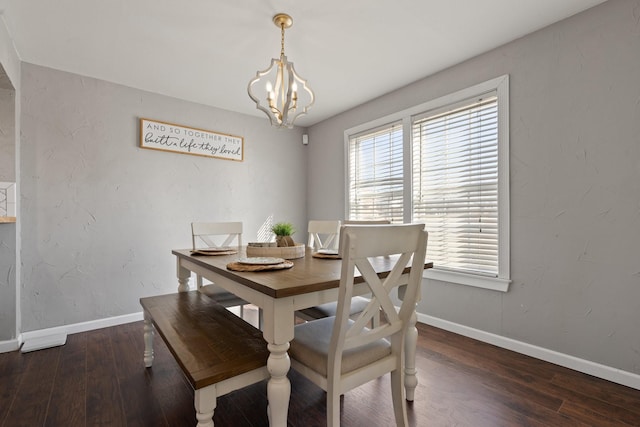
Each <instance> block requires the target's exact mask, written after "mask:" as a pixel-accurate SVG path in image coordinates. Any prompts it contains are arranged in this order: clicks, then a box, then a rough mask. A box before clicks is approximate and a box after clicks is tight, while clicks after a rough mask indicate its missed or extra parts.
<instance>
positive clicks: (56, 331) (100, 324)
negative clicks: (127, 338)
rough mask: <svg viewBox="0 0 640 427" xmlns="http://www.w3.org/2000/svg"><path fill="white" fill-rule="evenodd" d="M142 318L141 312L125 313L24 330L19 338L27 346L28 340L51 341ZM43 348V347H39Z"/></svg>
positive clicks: (28, 344) (29, 344) (28, 345)
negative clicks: (52, 326) (70, 323)
mask: <svg viewBox="0 0 640 427" xmlns="http://www.w3.org/2000/svg"><path fill="white" fill-rule="evenodd" d="M142 319H143V315H142V312H138V313H132V314H125V315H123V316H115V317H107V318H105V319H98V320H91V321H88V322H82V323H74V324H72V325H64V326H56V327H54V328H47V329H38V330H35V331H29V332H24V333H22V334H21V336H20V338H21V340H22V341H23V342H24V346H27V348H29V347H30V346H31V343H30V342H29V341H31V340H35V341H37V342H43V341H46V340H48V339H51V340H52V343H55V342H56V339H57V337H61V336H63V335H64V336H66V335H71V334H77V333H79V332H86V331H93V330H95V329H102V328H108V327H110V326H117V325H124V324H126V323H132V322H137V321H139V320H142ZM41 348H44V347H41Z"/></svg>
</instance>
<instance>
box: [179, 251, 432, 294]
mask: <svg viewBox="0 0 640 427" xmlns="http://www.w3.org/2000/svg"><path fill="white" fill-rule="evenodd" d="M171 253H172V254H174V255H175V256H177V257H178V258H179V259H183V260H186V261H190V262H192V263H194V264H196V265H198V266H200V267H203V268H205V269H207V270H211V271H212V272H214V273H217V274H220V275H221V276H224V277H227V278H229V279H232V280H234V281H236V282H238V283H241V284H244V285H245V286H248V287H250V288H252V289H255V290H257V291H259V292H262V293H264V294H265V295H269V296H271V297H273V298H285V297H290V296H294V295H302V294H306V293H311V292H317V291H323V290H327V289H333V288H337V287H338V286H339V285H340V269H341V267H342V260H340V259H323V258H314V257H313V256H312V252H311V249H310V248H308V247H307V248H306V254H305V256H304V257H303V258H298V259H292V260H290V261H292V262H293V267H292V268H289V269H286V270H274V271H260V272H240V271H231V270H228V269H227V264H229V263H230V262H233V261H235V260H236V259H238V258H240V257H245V256H246V252H245V248H241V250H240V251H239V252H238V253H237V254H235V255H211V256H210V255H191V250H189V249H174V250H173V251H171ZM393 260H394V257H377V258H374V259H373V261H372V264H373V266H374V268H375V270H376V271H377V272H378V273H379V274H380V276H381V277H385V276H386V274H388V272H389V271H390V269H391V267H392V261H393ZM432 267H433V263H432V262H427V261H425V264H424V268H425V269H427V268H432ZM409 270H410V268H407V269H406V271H407V272H408V271H409Z"/></svg>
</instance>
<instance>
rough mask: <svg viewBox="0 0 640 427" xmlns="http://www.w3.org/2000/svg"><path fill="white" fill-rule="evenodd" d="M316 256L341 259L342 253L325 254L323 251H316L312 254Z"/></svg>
mask: <svg viewBox="0 0 640 427" xmlns="http://www.w3.org/2000/svg"><path fill="white" fill-rule="evenodd" d="M311 256H312V257H314V258H323V259H340V255H335V254H323V253H321V252H314V253H312V254H311Z"/></svg>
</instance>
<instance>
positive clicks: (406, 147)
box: [344, 75, 511, 292]
mask: <svg viewBox="0 0 640 427" xmlns="http://www.w3.org/2000/svg"><path fill="white" fill-rule="evenodd" d="M491 92H495V93H496V96H497V98H498V275H497V277H493V276H483V275H479V274H470V273H461V272H458V271H451V270H445V269H438V268H437V265H436V266H434V268H432V269H428V270H425V272H424V274H423V277H424V278H427V279H432V280H438V281H443V282H449V283H455V284H461V285H467V286H473V287H478V288H484V289H490V290H495V291H502V292H507V291H508V290H509V284H510V282H511V276H510V274H511V273H510V212H509V210H510V209H509V203H510V202H509V75H503V76H500V77H496V78H494V79H491V80H488V81H485V82H482V83H479V84H476V85H474V86H471V87H468V88H465V89H461V90H459V91H456V92H454V93H451V94H448V95H444V96H441V97H439V98H436V99H433V100H430V101H427V102H425V103H422V104H419V105H416V106H414V107H411V108H408V109H405V110H402V111H399V112H397V113H393V114H390V115H387V116H385V117H381V118H379V119H376V120H373V121H370V122H367V123H363V124H361V125H358V126H355V127H352V128H350V129H347V130H346V131H345V132H344V154H345V157H344V158H345V164H344V167H345V183H344V185H345V188H344V190H345V193H344V195H345V218H347V217H348V215H349V203H350V202H349V140H350V138H352V137H354V136H357V135H361V134H363V133H366V132H368V131H374V130H375V129H379V128H380V127H383V126H385V125H390V124H392V123H396V122H402V127H403V130H402V132H403V134H402V138H403V163H404V165H403V174H404V177H405V180H404V189H403V191H404V203H403V220H404V222H405V223H407V222H411V221H412V218H411V215H412V211H413V209H412V184H413V183H412V180H413V178H412V177H413V171H412V167H413V165H412V163H413V162H412V160H411V153H412V135H411V128H412V125H413V122H414V118H415V117H417V116H424V113H427V112H429V111H435V110H441V109H443V108H446V107H447V106H452V105H455V104H458V103H460V102H463V101H466V100H468V99H471V98H474V97H479V96H482V95H484V94H487V93H491ZM427 231H428V230H427Z"/></svg>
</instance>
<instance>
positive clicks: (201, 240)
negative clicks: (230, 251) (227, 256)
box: [191, 222, 242, 250]
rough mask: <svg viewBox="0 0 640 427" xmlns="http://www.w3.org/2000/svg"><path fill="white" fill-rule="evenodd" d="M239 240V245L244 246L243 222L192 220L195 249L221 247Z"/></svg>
mask: <svg viewBox="0 0 640 427" xmlns="http://www.w3.org/2000/svg"><path fill="white" fill-rule="evenodd" d="M234 240H237V246H238V247H240V246H242V223H241V222H192V223H191V242H192V244H193V250H196V249H199V248H200V249H202V248H203V247H207V248H219V247H226V246H231V244H232V243H233V241H234ZM203 245H206V246H203Z"/></svg>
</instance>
